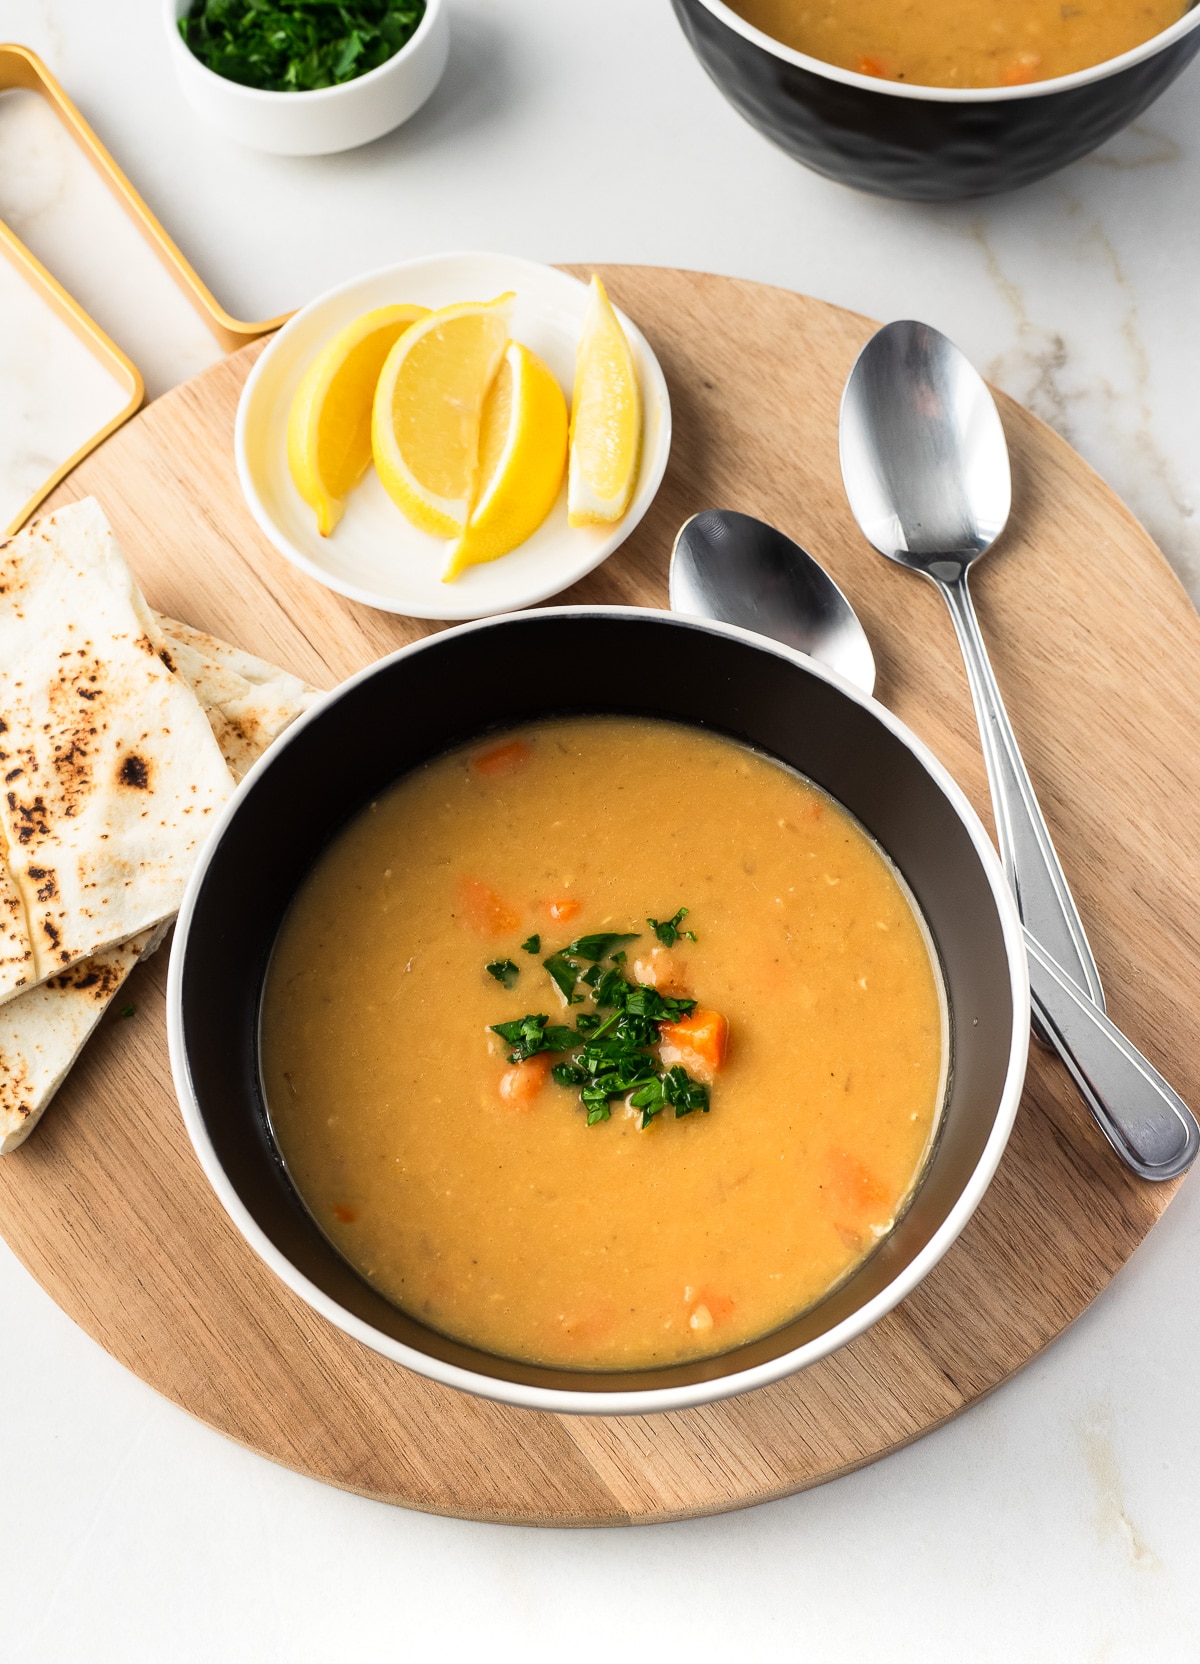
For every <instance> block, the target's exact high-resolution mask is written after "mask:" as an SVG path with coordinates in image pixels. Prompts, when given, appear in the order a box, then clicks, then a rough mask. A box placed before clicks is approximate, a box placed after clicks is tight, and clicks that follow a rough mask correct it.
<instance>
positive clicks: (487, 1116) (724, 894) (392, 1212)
mask: <svg viewBox="0 0 1200 1664" xmlns="http://www.w3.org/2000/svg"><path fill="white" fill-rule="evenodd" d="M634 664H643V665H644V666H646V667H647V674H646V675H636V676H631V675H615V674H605V673H604V667H609V669H610V670H611V669H612V667H614V666H619V665H634ZM548 667H558V669H557V670H556V671H555V673H554V674H550V673H549V670H548ZM570 667H574V670H575V672H576V674H570V675H569V674H567V671H568V669H569V668H570ZM289 732H290V733H291V735H292V737H290V738H287V739H285V740H284V741H283V742H282V743H281V744H280V746H279V747H277V748H276V749H275V750H273V751H272V753H271V755H270V757H269V758H268V759H266V760H265V761H264V763H263V764H262V765H261V766H260V767H259V768H258V769H256V770H255V771H253V773H252V774H251V775H250V776H248V777H247V780H246V782H245V784H244V785H243V787H242V788H241V789H240V790H239V793H238V794H237V796H236V797H235V799H234V800H233V801H232V803H231V805H230V808H229V810H228V812H227V814H226V815H225V817H224V820H223V822H222V824H221V825H220V826H219V827H218V828H217V829H216V831H215V833H214V836H213V838H212V840H211V841H210V843H209V846H208V851H207V854H206V856H205V857H204V858H203V859H202V861H201V863H200V866H199V867H198V869H197V872H196V875H195V878H194V880H193V882H192V885H191V888H190V890H189V894H188V897H187V899H186V900H185V904H184V907H183V909H182V911H181V914H180V920H179V925H178V927H177V936H176V947H175V952H174V955H173V959H172V970H171V989H170V993H169V998H168V1004H169V1029H170V1036H171V1050H172V1064H173V1069H174V1072H175V1079H176V1087H177V1091H178V1094H179V1098H180V1103H181V1105H182V1108H183V1112H184V1118H185V1122H186V1124H187V1127H188V1131H189V1133H190V1136H191V1138H192V1140H193V1144H194V1146H195V1148H196V1150H197V1153H198V1155H199V1157H200V1160H201V1163H202V1165H203V1167H204V1169H205V1172H206V1174H207V1176H208V1178H209V1180H210V1182H211V1183H212V1185H213V1187H214V1189H215V1191H216V1193H217V1195H218V1197H219V1198H220V1200H221V1201H222V1203H223V1204H224V1206H225V1208H226V1209H227V1211H228V1212H229V1214H230V1216H231V1218H232V1219H233V1221H234V1223H235V1224H236V1225H237V1227H238V1228H239V1229H240V1230H241V1231H242V1233H243V1235H244V1236H245V1238H246V1240H247V1241H248V1242H249V1243H250V1245H251V1246H252V1247H253V1248H254V1249H255V1250H256V1251H257V1252H258V1253H259V1254H260V1256H261V1257H262V1258H263V1259H264V1261H265V1262H266V1263H267V1264H268V1265H269V1266H270V1267H271V1269H272V1270H273V1271H274V1272H275V1273H276V1274H277V1275H278V1276H279V1277H280V1278H281V1279H282V1280H283V1281H284V1282H285V1283H286V1284H287V1285H288V1286H289V1287H290V1288H291V1289H292V1290H293V1291H294V1292H296V1293H297V1294H298V1295H300V1297H301V1298H303V1299H305V1300H306V1301H308V1303H309V1304H310V1305H311V1306H312V1307H313V1308H314V1309H315V1310H317V1311H318V1312H320V1313H321V1314H322V1315H324V1316H325V1317H327V1318H328V1319H329V1320H330V1321H332V1322H334V1323H335V1324H337V1325H338V1326H339V1327H341V1328H342V1329H343V1330H345V1331H346V1332H347V1333H349V1334H351V1335H353V1336H355V1337H356V1338H358V1339H359V1340H361V1341H363V1342H364V1343H365V1344H366V1345H368V1346H371V1347H373V1348H374V1349H375V1350H377V1351H378V1352H380V1353H382V1354H383V1355H385V1356H387V1357H389V1358H391V1359H393V1360H394V1361H396V1362H397V1363H400V1364H403V1365H405V1366H406V1367H408V1368H411V1369H414V1370H417V1371H418V1372H420V1373H423V1374H425V1375H427V1376H429V1377H431V1378H433V1379H435V1380H437V1381H440V1382H442V1383H444V1384H447V1385H450V1386H454V1387H458V1388H461V1389H464V1390H467V1391H471V1392H474V1393H477V1394H479V1395H481V1396H486V1397H491V1398H496V1399H499V1400H501V1401H504V1402H507V1403H511V1404H515V1405H518V1406H522V1407H528V1408H538V1409H547V1410H555V1411H575V1412H585V1413H586V1412H591V1413H606V1414H617V1413H639V1414H640V1413H643V1412H648V1411H653V1410H671V1409H681V1408H685V1407H687V1406H689V1405H694V1404H699V1403H705V1402H709V1401H712V1400H714V1399H717V1398H721V1397H726V1396H729V1395H730V1394H733V1393H737V1392H741V1391H745V1390H748V1389H750V1388H752V1387H757V1386H761V1385H765V1384H767V1383H768V1382H770V1381H773V1380H777V1379H779V1378H781V1377H782V1376H784V1375H787V1374H790V1373H792V1372H794V1371H795V1370H797V1369H800V1368H803V1367H805V1366H806V1365H807V1364H809V1363H812V1362H815V1361H816V1360H817V1359H819V1358H821V1357H823V1356H825V1355H827V1354H828V1353H829V1352H830V1351H832V1350H834V1349H836V1348H837V1347H839V1346H842V1345H845V1344H846V1343H847V1342H848V1341H849V1340H852V1339H853V1338H854V1337H855V1336H857V1335H858V1334H861V1333H862V1331H863V1330H864V1329H865V1328H867V1327H869V1326H870V1324H872V1323H873V1322H875V1321H877V1320H878V1319H879V1318H880V1317H881V1316H882V1315H883V1314H884V1313H886V1312H887V1311H889V1310H890V1309H891V1308H892V1307H893V1306H894V1305H895V1304H896V1303H897V1302H898V1301H899V1300H900V1299H902V1298H903V1297H904V1295H905V1294H907V1293H908V1292H909V1291H910V1290H911V1289H912V1288H914V1287H915V1286H916V1284H917V1283H918V1282H919V1281H920V1280H921V1279H922V1278H923V1277H924V1276H925V1275H926V1274H927V1273H928V1271H929V1270H930V1269H931V1268H932V1267H933V1265H935V1264H936V1263H937V1261H938V1260H939V1259H940V1258H941V1256H942V1255H943V1254H944V1253H945V1252H946V1250H947V1248H948V1247H949V1246H950V1244H951V1243H952V1242H953V1241H954V1240H955V1238H956V1237H957V1235H958V1234H959V1232H960V1231H961V1230H962V1228H963V1226H964V1225H965V1223H966V1221H967V1219H968V1218H969V1217H970V1215H971V1213H972V1212H973V1211H974V1209H975V1207H976V1206H977V1204H978V1202H979V1200H980V1198H981V1197H982V1195H983V1193H984V1191H985V1189H986V1187H987V1185H988V1183H989V1182H990V1179H991V1177H992V1174H993V1173H994V1171H995V1167H996V1164H997V1162H998V1161H999V1158H1000V1155H1001V1153H1002V1152H1003V1149H1004V1145H1005V1143H1006V1141H1007V1138H1008V1134H1009V1131H1010V1129H1011V1126H1012V1122H1013V1119H1014V1117H1015V1113H1016V1107H1017V1103H1018V1101H1019V1098H1020V1093H1021V1088H1022V1084H1023V1080H1024V1071H1025V1061H1026V1051H1027V1045H1028V1026H1029V996H1028V980H1027V973H1026V966H1025V959H1024V951H1023V945H1022V938H1021V933H1020V925H1019V921H1018V919H1017V915H1016V911H1015V907H1014V904H1013V902H1012V899H1011V897H1010V895H1009V892H1008V889H1007V887H1006V884H1005V881H1004V878H1003V875H1002V873H1001V871H1000V868H999V864H998V862H997V860H996V857H995V855H994V853H993V851H992V849H991V846H990V843H989V842H988V839H987V836H986V833H985V832H984V830H983V828H982V826H981V825H980V823H979V822H978V820H977V819H976V817H975V816H974V814H973V812H972V810H971V809H970V807H969V806H968V804H967V803H966V800H965V799H964V798H963V796H962V794H961V793H960V792H959V791H958V789H957V787H956V786H955V785H954V784H953V782H952V781H951V780H950V779H949V777H948V776H947V775H946V774H945V771H944V770H943V769H942V768H941V767H940V765H939V764H938V763H937V762H936V760H935V759H934V758H933V757H932V756H931V755H930V754H929V753H928V752H927V751H926V750H925V748H924V747H923V746H922V745H921V744H920V742H919V741H918V740H917V739H916V738H915V737H914V736H913V735H911V734H910V733H909V732H908V730H907V729H905V728H904V726H903V724H901V723H900V722H899V721H898V720H897V719H896V718H894V717H893V716H891V715H890V713H888V712H887V711H886V710H885V709H884V708H883V707H882V706H879V705H877V704H876V703H875V702H874V701H873V700H871V699H868V698H866V697H865V696H863V695H862V694H860V693H859V692H858V691H857V690H855V689H853V688H851V687H850V686H849V685H848V684H845V683H842V682H841V681H840V680H839V679H838V678H837V677H836V676H834V675H833V674H832V673H829V672H826V671H824V670H823V669H822V668H821V667H820V666H818V665H816V664H815V663H814V662H813V661H811V660H808V659H806V658H805V657H804V656H803V655H800V654H797V653H795V652H792V651H790V650H788V649H785V648H782V647H778V646H776V645H775V644H773V643H767V642H765V641H763V640H762V639H761V638H759V637H756V636H753V635H751V634H750V633H748V632H745V631H741V630H737V629H734V628H730V627H724V626H718V625H710V624H701V623H699V622H694V621H685V620H681V619H678V618H675V617H672V616H671V615H669V614H659V613H653V612H645V611H640V610H638V609H632V608H619V607H611V608H606V607H564V608H555V609H546V610H543V611H538V612H533V613H527V614H511V615H508V616H507V617H502V618H497V619H490V620H485V621H481V622H478V623H474V624H469V625H464V626H460V627H458V628H455V629H451V630H447V631H445V632H443V633H441V634H439V635H437V636H434V637H430V638H428V639H426V640H424V641H422V642H419V643H416V644H414V645H413V646H411V647H407V648H404V649H401V651H400V652H398V653H396V654H394V655H392V656H391V657H390V658H388V659H385V660H382V661H381V662H380V663H379V664H377V665H374V666H372V667H370V668H369V669H368V670H366V671H364V672H363V673H361V674H360V675H359V676H357V677H355V678H353V679H352V680H351V681H350V682H348V683H346V684H345V685H344V686H343V687H342V688H341V689H339V690H337V692H335V693H334V694H333V695H331V696H330V698H329V699H328V700H327V701H325V702H324V703H323V704H322V705H321V706H320V707H319V708H318V709H317V710H315V711H314V712H313V713H312V714H311V715H310V716H309V717H308V718H307V719H302V720H301V722H300V723H299V724H298V725H297V726H296V728H295V730H294V731H289ZM684 891H686V894H684Z"/></svg>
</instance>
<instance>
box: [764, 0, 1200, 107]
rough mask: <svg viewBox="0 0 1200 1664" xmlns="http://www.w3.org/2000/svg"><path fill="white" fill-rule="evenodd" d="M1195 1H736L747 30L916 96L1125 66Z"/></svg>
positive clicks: (1025, 81)
mask: <svg viewBox="0 0 1200 1664" xmlns="http://www.w3.org/2000/svg"><path fill="white" fill-rule="evenodd" d="M1187 9H1188V0H1117V3H1115V4H1114V0H1071V3H1070V4H1063V0H838V4H836V5H832V4H830V3H829V0H733V10H734V11H735V12H736V13H737V14H738V16H739V17H744V18H745V20H746V22H747V23H752V24H753V25H754V26H755V28H758V29H761V30H762V31H763V32H764V33H765V34H768V35H770V36H771V37H772V39H774V40H777V41H779V42H780V43H781V44H782V45H784V46H791V47H794V48H795V49H796V51H797V52H803V53H806V54H807V55H808V56H809V57H812V58H820V59H821V60H822V61H823V62H825V63H829V64H836V65H837V66H838V67H839V68H841V69H850V70H855V71H857V72H858V73H859V74H860V75H873V76H877V77H878V78H879V79H881V80H886V81H904V82H907V84H908V85H909V86H917V87H922V86H923V87H1018V86H1025V85H1027V84H1028V83H1030V82H1032V81H1049V80H1052V79H1053V78H1054V77H1055V76H1059V75H1071V74H1073V73H1074V72H1075V71H1076V70H1080V69H1091V68H1093V67H1094V66H1095V65H1097V64H1102V63H1106V62H1107V61H1108V60H1110V59H1112V58H1118V57H1120V56H1121V54H1122V53H1124V52H1129V51H1132V50H1133V49H1134V48H1135V47H1138V46H1142V45H1143V44H1144V43H1145V42H1146V41H1148V40H1151V39H1152V38H1153V37H1154V36H1155V35H1158V34H1161V33H1162V32H1163V30H1164V29H1169V28H1170V26H1171V25H1172V24H1173V23H1178V22H1179V20H1180V18H1181V17H1182V16H1183V15H1184V13H1185V12H1186V11H1187Z"/></svg>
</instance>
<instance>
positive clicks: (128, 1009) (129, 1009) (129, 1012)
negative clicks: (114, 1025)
mask: <svg viewBox="0 0 1200 1664" xmlns="http://www.w3.org/2000/svg"><path fill="white" fill-rule="evenodd" d="M135 1009H136V1007H134V1006H132V1005H123V1006H122V1007H121V1016H122V1017H132V1016H133V1013H134V1011H135Z"/></svg>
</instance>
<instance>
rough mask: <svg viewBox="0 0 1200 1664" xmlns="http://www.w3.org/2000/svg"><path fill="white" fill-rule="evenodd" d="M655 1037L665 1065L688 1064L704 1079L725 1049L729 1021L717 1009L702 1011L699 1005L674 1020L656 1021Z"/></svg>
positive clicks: (720, 1061)
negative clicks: (669, 1021)
mask: <svg viewBox="0 0 1200 1664" xmlns="http://www.w3.org/2000/svg"><path fill="white" fill-rule="evenodd" d="M658 1038H659V1044H660V1055H661V1057H662V1060H663V1062H664V1063H666V1064H667V1065H668V1067H669V1066H670V1065H671V1064H673V1063H682V1064H683V1066H684V1068H685V1069H686V1068H687V1067H688V1065H689V1063H690V1064H691V1065H692V1066H693V1068H694V1069H696V1071H697V1072H698V1073H699V1074H700V1075H701V1078H703V1079H706V1080H711V1079H712V1077H713V1075H715V1074H716V1072H717V1070H718V1069H719V1068H720V1067H721V1065H722V1064H723V1063H724V1061H725V1058H726V1056H727V1055H728V1052H729V1024H728V1023H727V1022H726V1020H725V1018H724V1017H722V1015H721V1013H720V1012H719V1011H703V1010H701V1008H700V1007H699V1006H697V1007H696V1009H695V1011H693V1012H692V1013H691V1015H690V1016H688V1017H681V1018H680V1019H679V1021H678V1022H677V1023H659V1025H658Z"/></svg>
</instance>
